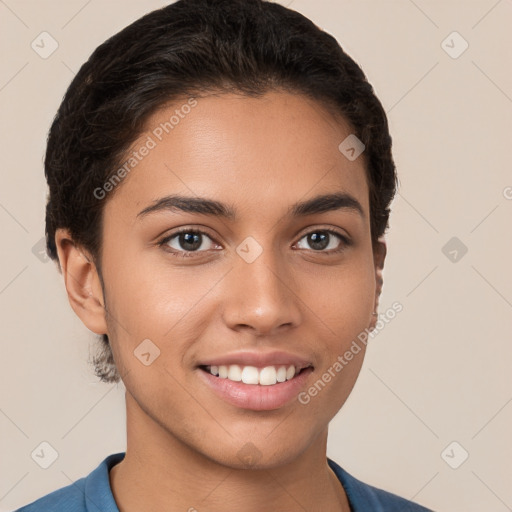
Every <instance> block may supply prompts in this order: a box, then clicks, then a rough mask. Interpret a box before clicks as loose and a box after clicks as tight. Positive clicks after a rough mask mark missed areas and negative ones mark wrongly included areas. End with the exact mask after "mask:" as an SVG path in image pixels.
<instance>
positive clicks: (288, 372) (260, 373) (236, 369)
mask: <svg viewBox="0 0 512 512" xmlns="http://www.w3.org/2000/svg"><path fill="white" fill-rule="evenodd" d="M199 368H200V369H201V370H203V371H204V372H206V373H208V374H210V375H213V376H214V377H217V378H219V379H227V380H230V381H232V382H241V383H243V384H247V385H253V386H275V385H277V384H281V383H283V382H287V381H290V380H293V379H295V378H297V377H298V376H299V375H301V374H302V373H303V372H305V371H308V370H312V369H313V366H312V365H311V364H308V365H304V366H294V365H271V366H265V367H263V368H258V367H256V366H248V365H247V366H245V365H238V364H230V365H227V364H226V365H200V366H199Z"/></svg>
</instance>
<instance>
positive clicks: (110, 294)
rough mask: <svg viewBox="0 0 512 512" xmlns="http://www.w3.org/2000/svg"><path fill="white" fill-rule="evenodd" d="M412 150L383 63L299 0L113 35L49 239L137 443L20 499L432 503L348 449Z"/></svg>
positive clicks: (117, 506)
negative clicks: (398, 136) (348, 409)
mask: <svg viewBox="0 0 512 512" xmlns="http://www.w3.org/2000/svg"><path fill="white" fill-rule="evenodd" d="M391 149H392V140H391V136H390V134H389V130H388V122H387V119H386V114H385V112H384V110H383V107H382V105H381V103H380V101H379V100H378V98H377V97H376V96H375V93H374V90H373V88H372V86H371V85H370V84H369V82H368V81H367V79H366V76H365V74H364V72H363V71H362V69H361V68H360V67H359V66H358V65H357V64H356V63H355V62H354V61H353V60H352V59H351V58H350V57H349V56H348V55H347V54H346V53H345V52H344V51H343V49H342V48H341V47H340V45H339V43H338V42H337V41H336V40H335V39H334V38H333V37H332V36H331V35H329V34H328V33H326V32H325V31H323V30H321V29H320V28H319V27H317V26H316V25H314V24H313V23H312V22H311V21H310V20H309V19H307V18H306V17H304V16H303V15H301V14H299V13H298V12H295V11H293V10H291V9H288V8H285V7H284V6H281V5H279V4H276V3H272V2H267V1H264V0H179V1H177V2H175V3H173V4H171V5H168V6H166V7H164V8H162V9H159V10H156V11H153V12H151V13H149V14H147V15H145V16H143V17H142V18H140V19H138V20H137V21H135V22H134V23H132V24H131V25H129V26H128V27H126V28H124V29H123V30H121V31H120V32H119V33H117V34H116V35H114V36H113V37H111V38H110V39H108V40H107V41H105V42H104V43H103V44H101V45H100V46H99V47H98V48H97V49H96V50H95V51H94V52H93V53H92V55H91V56H90V58H89V60H88V61H87V62H86V63H85V64H84V65H83V66H82V67H81V69H80V71H79V72H78V74H77V75H76V77H75V78H74V79H73V81H72V83H71V85H70V86H69V88H68V90H67V92H66V95H65V97H64V99H63V101H62V104H61V105H60V108H59V110H58V113H57V115H56V117H55V119H54V121H53V124H52V126H51V129H50V133H49V137H48V143H47V150H46V157H45V176H46V179H47V181H48V186H49V196H48V203H47V208H46V242H47V251H48V254H49V256H50V257H51V258H52V259H53V260H54V261H55V262H56V263H57V266H58V269H59V270H60V271H61V272H62V275H63V278H64V282H65V287H66V291H67V295H68V298H69V302H70V304H71V306H72V308H73V310H74V311H75V313H76V314H77V315H78V317H79V318H80V319H81V320H82V322H83V323H84V325H85V326H86V327H87V328H88V329H90V330H91V331H93V332H94V333H96V334H97V335H98V336H99V339H98V341H99V345H98V352H97V354H96V356H95V357H94V360H93V363H94V369H95V372H96V375H97V376H98V377H99V378H100V380H101V381H103V382H119V381H120V380H122V382H123V383H124V385H125V387H126V392H125V398H126V416H127V448H126V452H121V453H115V454H111V455H109V456H108V457H106V458H105V459H104V460H103V461H102V462H101V464H99V466H98V467H97V468H96V469H95V470H94V471H92V472H91V473H90V474H89V475H88V476H86V477H84V478H81V479H80V480H78V481H77V482H74V483H73V484H71V485H68V486H67V487H63V488H61V489H58V490H56V491H54V492H52V493H50V494H48V495H46V496H43V497H41V498H39V499H38V500H36V501H34V502H32V503H31V504H28V505H26V506H24V507H22V508H20V509H19V511H23V512H36V511H43V510H45V511H46V510H59V511H66V512H71V511H73V512H75V511H77V512H78V511H89V512H92V511H97V510H101V511H102V512H111V511H118V510H120V511H122V512H134V511H140V510H155V511H156V510H166V511H167V512H176V511H185V510H187V511H189V512H194V511H199V512H200V511H208V512H218V511H226V510H237V509H240V510H244V511H245V512H253V511H260V510H280V511H297V510H303V511H306V510H307V511H316V510H329V511H334V510H337V511H343V512H349V511H352V512H369V511H397V510H401V511H404V512H405V511H411V512H413V511H426V510H428V509H427V508H425V507H423V506H421V505H419V504H416V503H413V502H411V501H408V500H406V499H405V498H402V497H399V496H397V495H395V494H392V493H389V492H386V491H384V490H382V489H379V488H377V487H374V486H372V485H370V484H367V483H364V482H362V481H361V480H359V479H357V478H356V477H354V476H352V475H351V474H350V473H349V472H347V471H346V470H345V469H343V468H342V467H341V466H340V465H338V464H337V463H336V462H334V461H333V460H331V459H330V458H328V457H327V455H326V447H327V435H328V426H329V423H330V421H331V420H332V418H333V417H334V416H335V415H336V413H337V412H338V411H339V410H340V408H341V407H342V406H343V404H344V403H345V401H346V400H347V397H348V396H349V394H350V392H351V390H352V388H353V386H354V384H355V382H356V379H357V377H358V374H359V372H360V369H361V365H362V363H363V358H364V354H365V351H366V343H365V342H364V339H365V338H364V336H363V337H362V336H361V333H365V332H370V331H371V330H372V329H374V328H375V325H376V322H377V319H378V304H379V296H380V294H381V291H382V286H383V268H384V260H385V256H386V240H385V236H384V235H385V231H386V229H387V228H388V227H389V215H390V203H391V201H392V199H393V197H394V194H395V191H396V186H397V177H396V170H395V164H394V161H393V157H392V151H391ZM356 347H357V348H356ZM348 352H351V353H352V354H353V355H352V357H349V356H348Z"/></svg>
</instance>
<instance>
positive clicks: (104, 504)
mask: <svg viewBox="0 0 512 512" xmlns="http://www.w3.org/2000/svg"><path fill="white" fill-rule="evenodd" d="M124 455H125V453H124V452H122V453H115V454H112V455H109V456H108V457H107V458H105V459H104V460H103V461H102V462H101V463H100V464H99V466H98V467H97V468H96V469H95V470H94V471H92V472H91V473H90V474H89V475H88V476H86V477H83V478H80V480H77V481H76V482H73V483H72V484H70V485H67V486H66V487H62V488H60V489H57V490H56V491H53V492H51V493H50V494H47V495H46V496H42V497H41V498H39V499H37V500H35V501H33V502H32V503H29V504H28V505H25V506H23V507H21V508H19V509H17V510H15V512H49V511H52V512H53V511H55V512H57V511H58V512H89V511H97V510H98V509H99V510H101V511H102V512H118V508H117V506H116V504H115V501H114V498H113V496H112V492H111V489H110V482H109V478H108V472H109V470H110V468H111V467H112V466H114V465H115V464H117V463H118V462H120V461H121V460H122V459H123V458H124Z"/></svg>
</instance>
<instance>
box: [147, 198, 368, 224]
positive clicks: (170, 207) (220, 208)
mask: <svg viewBox="0 0 512 512" xmlns="http://www.w3.org/2000/svg"><path fill="white" fill-rule="evenodd" d="M335 210H347V211H351V212H355V213H357V214H359V215H360V216H361V217H362V218H363V219H364V218H365V213H364V210H363V207H362V206H361V203H359V201H358V200H357V199H355V198H354V197H353V196H351V195H350V194H347V193H344V192H338V193H334V194H324V195H320V196H317V197H313V198H311V199H307V200H305V201H299V202H297V203H295V204H293V205H292V206H291V207H290V208H289V209H288V214H287V215H288V216H292V217H306V216H308V215H314V214H318V213H325V212H329V211H335ZM161 211H181V212H186V213H199V214H201V215H209V216H212V217H220V218H224V219H227V220H231V221H235V220H236V218H237V217H236V210H235V208H234V207H233V206H230V205H227V204H225V203H221V202H220V201H215V200H213V199H208V198H204V197H191V196H190V197H189V196H182V195H170V196H166V197H162V198H161V199H157V200H155V201H154V202H153V204H151V205H149V206H147V207H146V208H144V209H143V210H142V211H140V212H139V213H138V214H137V218H143V217H145V216H147V215H149V214H151V213H155V212H161Z"/></svg>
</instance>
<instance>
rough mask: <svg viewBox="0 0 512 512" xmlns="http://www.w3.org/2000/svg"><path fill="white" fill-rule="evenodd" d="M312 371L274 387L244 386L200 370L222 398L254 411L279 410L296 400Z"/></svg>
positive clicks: (304, 371) (205, 379)
mask: <svg viewBox="0 0 512 512" xmlns="http://www.w3.org/2000/svg"><path fill="white" fill-rule="evenodd" d="M312 371H313V368H311V367H310V368H306V369H305V370H303V371H302V372H301V373H300V374H299V375H297V376H296V377H294V378H293V379H291V380H287V381H285V382H278V383H277V384H274V385H272V386H262V385H260V384H244V383H243V382H234V381H232V380H229V379H222V378H220V377H215V376H214V375H212V374H211V373H209V372H207V371H205V370H202V369H201V368H199V374H200V376H201V379H203V380H204V382H206V384H207V385H208V386H210V387H211V388H212V389H213V391H214V392H215V393H216V394H217V395H218V396H219V397H220V398H222V399H223V400H225V401H226V402H228V403H230V404H232V405H234V406H236V407H240V408H241V409H250V410H252V411H270V410H272V409H279V408H280V407H283V406H284V405H286V404H287V403H288V402H290V401H291V400H293V399H296V398H297V396H298V394H299V392H300V390H301V389H302V388H304V386H305V383H306V380H307V378H308V377H309V375H310V373H311V372H312Z"/></svg>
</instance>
